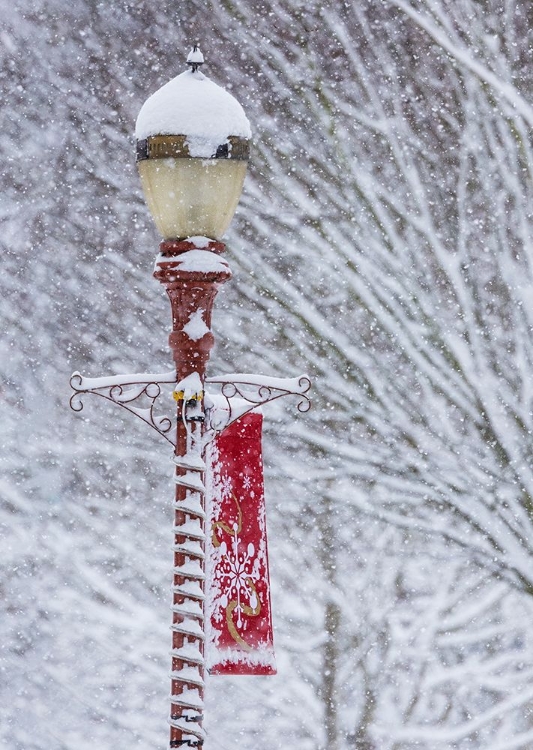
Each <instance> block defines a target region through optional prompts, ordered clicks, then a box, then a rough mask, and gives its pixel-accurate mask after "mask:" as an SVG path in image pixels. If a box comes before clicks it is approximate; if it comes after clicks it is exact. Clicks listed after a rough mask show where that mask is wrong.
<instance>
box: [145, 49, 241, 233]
mask: <svg viewBox="0 0 533 750" xmlns="http://www.w3.org/2000/svg"><path fill="white" fill-rule="evenodd" d="M187 62H188V64H189V65H190V70H187V71H185V72H184V73H182V74H181V75H179V76H177V77H176V78H174V79H173V80H171V81H169V83H167V84H165V85H164V86H163V87H162V88H160V89H159V91H156V93H155V94H153V95H152V96H151V97H150V98H149V99H147V101H146V102H145V103H144V105H143V106H142V108H141V111H140V112H139V116H138V118H137V125H136V129H135V135H136V139H137V166H138V168H139V174H140V177H141V182H142V186H143V190H144V194H145V198H146V202H147V204H148V207H149V209H150V211H151V213H152V215H153V217H154V220H155V223H156V225H157V228H158V229H159V231H160V232H161V234H162V235H163V238H164V239H165V240H170V239H177V240H183V239H187V238H188V237H196V236H202V237H208V238H209V239H213V240H218V239H220V238H221V237H222V235H223V234H224V232H225V231H226V229H227V228H228V226H229V224H230V222H231V219H232V218H233V214H234V213H235V209H236V208H237V204H238V202H239V198H240V194H241V191H242V186H243V183H244V177H245V174H246V166H247V162H248V156H249V151H250V138H251V130H250V123H249V122H248V119H247V117H246V115H245V114H244V111H243V109H242V107H241V105H240V104H239V103H238V102H237V100H236V99H235V98H234V97H233V96H232V95H231V94H229V93H228V92H227V91H226V90H225V89H223V88H221V87H220V86H217V85H216V84H215V83H213V81H211V80H209V78H207V77H206V76H205V75H203V73H201V72H200V70H199V66H200V65H201V64H202V63H203V55H202V53H201V52H200V49H199V47H198V46H197V45H195V47H194V48H193V49H192V50H191V52H190V54H189V57H188V59H187Z"/></svg>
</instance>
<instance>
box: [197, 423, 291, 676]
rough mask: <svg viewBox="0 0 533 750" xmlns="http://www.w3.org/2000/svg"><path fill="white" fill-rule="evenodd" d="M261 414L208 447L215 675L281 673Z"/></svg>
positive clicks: (211, 662) (211, 665)
mask: <svg viewBox="0 0 533 750" xmlns="http://www.w3.org/2000/svg"><path fill="white" fill-rule="evenodd" d="M262 422H263V417H262V415H261V414H260V413H253V412H251V413H249V414H245V415H244V416H242V417H240V419H238V420H236V421H235V422H233V424H231V425H230V426H229V427H226V429H225V430H224V431H223V432H222V433H221V434H220V435H218V437H217V438H216V439H215V440H214V441H213V442H212V443H211V445H210V447H209V449H208V457H207V477H206V479H207V482H206V484H207V502H208V514H209V515H208V523H207V524H206V528H207V529H210V530H211V531H210V534H209V532H208V544H207V553H208V565H207V571H208V581H209V583H208V586H207V592H208V597H207V618H208V633H209V635H208V644H207V648H206V656H207V666H208V669H209V672H210V673H211V674H276V666H275V661H274V647H273V638H272V619H271V608H270V582H269V574H268V554H267V537H266V518H265V494H264V486H263V459H262V454H261V427H262Z"/></svg>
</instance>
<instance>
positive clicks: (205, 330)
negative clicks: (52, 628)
mask: <svg viewBox="0 0 533 750" xmlns="http://www.w3.org/2000/svg"><path fill="white" fill-rule="evenodd" d="M160 249H161V254H160V256H159V259H158V262H157V264H156V270H155V273H154V276H155V278H156V279H157V280H158V281H160V282H161V283H162V284H163V286H164V287H165V289H166V291H167V294H168V296H169V299H170V304H171V309H172V333H171V334H170V337H169V343H170V348H171V350H172V356H173V358H174V363H175V367H176V383H177V386H176V389H175V391H174V396H175V398H176V401H177V410H178V414H177V436H176V448H175V463H176V475H175V481H176V493H175V502H174V573H173V585H172V626H171V628H172V652H171V655H172V671H171V697H170V702H171V710H170V719H169V721H170V747H171V748H174V747H181V746H183V745H186V744H188V745H189V746H192V747H195V746H198V745H201V744H202V741H203V730H202V709H203V695H204V640H205V627H204V618H205V612H204V599H205V587H204V582H205V563H204V561H205V502H204V492H205V490H204V482H203V472H204V469H205V465H204V460H203V442H204V441H203V437H204V409H203V393H204V381H205V371H206V364H207V360H208V358H209V353H210V350H211V348H212V346H213V344H214V337H213V334H212V333H211V311H212V307H213V302H214V299H215V296H216V294H217V291H218V287H219V286H220V284H222V283H223V282H224V281H226V280H227V279H229V278H230V276H231V273H230V271H229V268H228V266H227V264H226V263H225V262H223V261H221V259H219V257H218V253H220V252H221V251H222V250H223V249H224V245H223V244H222V243H220V242H210V243H209V244H208V245H207V246H204V248H203V249H202V250H200V251H198V249H197V248H195V247H194V244H193V243H192V242H190V241H189V242H187V241H185V242H173V241H167V242H162V243H161V248H160ZM191 250H192V251H193V254H194V251H196V254H198V252H200V253H202V257H201V258H200V261H201V262H200V263H199V264H198V261H196V262H197V264H198V266H199V267H198V270H194V265H195V261H194V259H193V260H192V262H191V260H190V259H191ZM206 253H212V255H213V257H212V258H209V257H208V256H207V255H206ZM209 261H211V267H209Z"/></svg>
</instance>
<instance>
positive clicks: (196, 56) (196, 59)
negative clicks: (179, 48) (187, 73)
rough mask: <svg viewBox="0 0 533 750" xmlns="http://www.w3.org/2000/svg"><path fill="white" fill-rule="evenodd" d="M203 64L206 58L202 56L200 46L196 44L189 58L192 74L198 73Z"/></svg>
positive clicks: (188, 63) (188, 62)
mask: <svg viewBox="0 0 533 750" xmlns="http://www.w3.org/2000/svg"><path fill="white" fill-rule="evenodd" d="M203 64H204V56H203V55H202V52H201V50H200V45H199V44H195V45H194V47H193V48H192V50H191V51H190V52H189V54H188V56H187V65H190V66H191V70H192V72H193V73H196V71H197V70H198V68H199V67H200V65H203Z"/></svg>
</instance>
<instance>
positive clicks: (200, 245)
mask: <svg viewBox="0 0 533 750" xmlns="http://www.w3.org/2000/svg"><path fill="white" fill-rule="evenodd" d="M225 249H226V245H225V244H224V243H223V242H219V241H218V240H212V239H210V238H209V237H188V238H187V239H184V240H163V242H161V244H160V245H159V252H160V254H161V255H162V256H164V257H165V258H168V257H174V256H176V255H181V254H182V253H186V252H187V251H188V250H208V251H209V252H211V253H216V254H217V255H220V254H221V253H223V252H224V250H225Z"/></svg>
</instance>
